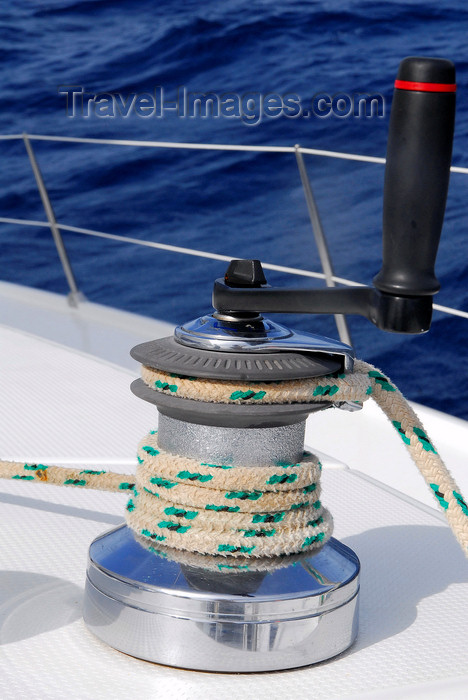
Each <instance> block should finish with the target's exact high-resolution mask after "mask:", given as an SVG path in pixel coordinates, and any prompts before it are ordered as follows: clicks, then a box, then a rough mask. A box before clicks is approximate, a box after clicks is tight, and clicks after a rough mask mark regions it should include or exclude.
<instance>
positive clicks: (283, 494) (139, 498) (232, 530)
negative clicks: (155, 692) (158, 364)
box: [0, 361, 468, 561]
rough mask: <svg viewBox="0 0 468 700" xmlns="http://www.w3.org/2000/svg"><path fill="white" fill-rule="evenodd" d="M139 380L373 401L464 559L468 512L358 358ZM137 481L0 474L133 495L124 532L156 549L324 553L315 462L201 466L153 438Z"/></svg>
mask: <svg viewBox="0 0 468 700" xmlns="http://www.w3.org/2000/svg"><path fill="white" fill-rule="evenodd" d="M142 377H143V380H144V381H145V383H146V384H147V385H148V386H150V387H151V388H152V389H154V390H155V391H162V392H169V393H171V394H173V395H174V396H175V397H176V396H179V397H182V398H190V399H195V400H199V401H211V402H215V403H236V404H245V403H250V404H252V403H278V404H280V403H293V402H294V403H296V402H307V403H309V402H311V401H314V400H315V401H324V400H326V401H331V402H332V403H338V402H342V401H353V402H356V403H363V402H364V401H366V400H367V399H368V398H373V399H374V400H375V401H376V403H377V404H378V405H379V406H380V408H381V409H382V410H383V412H384V413H385V415H386V416H387V417H388V418H389V420H390V421H391V423H392V425H393V426H394V428H395V429H396V430H397V432H398V434H399V435H400V437H401V439H402V440H403V442H404V444H405V446H406V447H407V449H408V451H409V453H410V455H411V457H412V458H413V460H414V462H415V463H416V465H417V467H418V469H419V471H420V472H421V474H422V475H423V477H424V479H425V481H426V483H427V484H428V486H429V488H430V489H431V491H432V493H433V495H434V496H435V498H436V500H437V502H438V505H439V506H440V508H441V509H442V511H443V513H444V515H445V516H446V518H447V521H448V523H449V525H450V527H451V529H452V531H453V533H454V535H455V537H456V538H457V540H458V541H459V543H460V545H461V547H462V549H463V551H464V552H465V554H466V555H468V506H467V504H466V502H465V500H464V499H463V497H462V495H461V493H460V489H459V488H458V486H457V484H456V483H455V481H454V479H453V478H452V476H451V474H450V472H449V471H448V469H447V468H446V466H445V465H444V463H443V461H442V460H441V458H440V456H439V455H438V453H437V451H436V448H435V447H434V445H433V444H432V442H431V441H430V439H429V438H428V436H427V434H426V432H425V430H424V428H423V426H422V424H421V422H420V420H419V418H418V417H417V415H416V414H415V412H414V411H413V409H412V408H411V407H410V406H409V404H408V402H407V401H406V399H405V398H404V397H403V395H402V394H401V393H400V391H399V390H398V389H397V387H396V386H395V385H394V384H393V383H392V382H391V381H390V380H389V379H388V378H387V377H386V376H385V375H383V374H382V373H381V372H380V371H379V370H377V369H376V368H375V367H373V366H372V365H369V364H367V363H365V362H363V361H356V363H355V366H354V372H353V373H349V374H332V375H327V376H324V377H318V378H313V379H305V380H294V381H282V382H263V383H262V382H236V381H225V380H224V381H213V380H208V379H197V378H195V377H184V376H180V375H174V374H167V373H165V372H161V371H159V370H154V369H152V368H149V367H143V368H142ZM137 459H138V465H137V469H136V473H135V474H134V475H130V474H127V475H122V474H116V473H113V472H107V471H94V470H90V469H83V470H79V469H69V468H63V467H54V466H45V465H42V464H23V463H21V462H0V477H3V478H11V479H17V480H23V481H39V482H41V483H52V484H59V485H63V486H74V487H79V488H94V489H102V490H107V491H129V492H131V497H130V499H129V501H128V504H127V509H126V519H127V523H128V525H129V526H130V527H131V528H132V529H133V531H134V532H135V534H136V535H137V536H138V537H139V538H143V540H144V541H145V542H146V543H147V544H148V546H149V547H150V548H153V549H154V545H155V544H156V543H158V544H159V543H161V546H162V547H163V548H167V549H168V551H171V550H172V549H177V550H184V551H189V552H199V553H202V554H208V555H214V556H216V557H224V556H226V557H229V558H232V557H242V558H246V557H247V558H252V557H254V558H260V559H261V560H262V561H263V560H264V558H265V557H275V556H284V555H286V554H289V553H300V552H307V551H310V550H314V549H317V548H320V547H321V546H323V544H324V543H325V542H326V541H327V539H328V538H329V537H330V535H331V532H332V519H331V516H330V514H329V513H328V511H327V510H326V509H325V508H324V507H323V506H322V504H321V501H320V469H321V465H320V462H319V461H318V459H317V458H316V457H315V456H314V455H312V454H310V453H304V456H303V458H302V461H301V462H299V463H297V464H281V465H276V466H268V467H242V466H231V465H217V464H211V463H206V462H203V463H200V462H197V461H195V460H192V459H188V458H185V457H180V456H177V455H172V454H169V453H166V452H164V451H163V450H162V449H161V448H160V447H159V445H158V443H157V433H156V431H152V432H151V433H150V434H149V435H147V436H146V437H145V438H144V439H143V440H142V442H141V443H140V445H139V448H138V456H137Z"/></svg>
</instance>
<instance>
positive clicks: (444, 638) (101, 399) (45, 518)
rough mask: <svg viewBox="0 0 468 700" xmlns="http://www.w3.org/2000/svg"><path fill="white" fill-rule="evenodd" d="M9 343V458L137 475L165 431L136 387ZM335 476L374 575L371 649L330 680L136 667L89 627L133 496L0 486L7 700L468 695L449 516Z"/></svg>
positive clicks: (25, 344)
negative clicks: (102, 572) (95, 559)
mask: <svg viewBox="0 0 468 700" xmlns="http://www.w3.org/2000/svg"><path fill="white" fill-rule="evenodd" d="M0 336H1V343H0V346H1V355H2V357H1V362H2V372H1V377H2V380H1V381H2V399H3V400H2V405H1V409H0V414H1V415H0V420H1V425H2V432H1V438H0V442H1V446H0V454H1V455H2V457H4V458H10V459H20V458H23V459H25V460H35V461H41V462H45V463H47V462H53V463H58V464H64V465H67V466H72V465H83V467H84V468H91V467H93V466H99V465H102V466H103V465H105V464H106V465H108V466H109V467H111V468H112V469H113V470H116V471H122V472H128V470H129V469H131V468H132V467H133V466H134V458H133V455H134V453H135V449H136V445H137V442H138V440H139V439H140V438H141V436H142V435H143V434H144V433H145V431H147V430H148V429H150V428H152V427H155V410H154V408H153V407H151V406H149V405H147V404H145V403H144V402H142V401H138V399H136V398H135V397H133V396H132V395H131V394H130V392H129V390H128V384H129V383H130V380H131V376H130V373H129V372H127V371H125V370H120V369H118V368H116V367H113V366H110V365H106V364H105V363H102V362H100V361H96V360H93V359H92V358H90V357H87V356H85V355H80V354H77V353H74V352H72V351H71V350H67V349H64V348H62V347H59V346H56V345H53V344H50V343H48V342H45V341H39V340H37V339H31V338H28V337H26V336H24V335H23V334H21V333H17V332H13V331H6V330H4V329H0ZM359 417H360V418H361V420H363V421H365V420H366V415H365V409H364V411H363V412H362V414H361V415H360V416H359ZM330 421H331V422H332V419H330ZM333 440H334V438H333V435H331V436H330V450H331V449H332V445H333ZM387 458H388V457H387ZM327 464H328V462H327V460H324V472H323V477H322V482H323V502H324V504H325V505H326V506H327V507H328V508H330V510H331V511H332V513H333V516H334V519H335V535H336V536H337V537H338V538H339V539H341V540H342V541H343V542H345V543H346V544H347V545H349V546H350V547H351V548H352V549H354V550H355V551H356V553H357V554H358V556H359V557H360V559H361V563H362V576H361V611H360V631H359V636H358V639H357V642H356V643H355V644H354V646H353V647H352V648H351V649H349V650H348V651H347V652H345V653H344V654H343V655H341V656H340V657H338V658H336V659H334V660H331V661H329V662H326V663H322V664H318V665H316V666H312V667H308V668H304V669H301V670H297V671H287V672H281V673H274V674H254V675H245V676H243V675H236V676H234V677H233V676H229V675H223V674H208V673H197V672H193V671H183V670H178V669H173V668H168V667H162V666H157V665H154V664H150V663H147V662H143V661H140V660H137V659H133V658H131V657H128V656H125V655H124V654H121V653H119V652H117V651H114V650H113V649H111V648H109V647H107V646H106V645H104V644H103V643H101V642H100V641H98V640H97V639H96V638H95V637H94V636H93V635H92V634H91V633H90V632H89V631H88V630H87V629H86V627H85V626H84V624H83V621H82V619H81V605H82V598H83V587H84V578H85V569H86V556H87V549H88V546H89V543H90V542H91V540H92V539H93V538H94V537H96V536H97V535H99V534H100V533H101V532H103V531H104V530H106V529H109V528H110V527H113V526H114V525H115V524H117V523H119V522H121V521H122V519H123V509H124V506H125V501H126V496H125V495H124V494H108V493H102V492H92V491H83V490H75V489H73V488H58V487H53V486H51V487H48V486H43V485H39V484H31V483H14V482H7V481H5V482H2V483H0V528H1V531H2V553H1V566H0V591H1V599H0V696H1V697H2V698H5V700H8V699H10V698H11V699H13V698H14V699H15V700H16V699H17V698H22V697H28V698H41V700H47V699H48V698H51V699H55V698H62V697H67V698H77V699H78V698H79V699H80V700H82V699H84V698H86V699H87V698H89V699H91V698H92V699H93V700H94V699H96V700H97V699H100V698H112V699H113V700H115V699H117V698H129V697H141V698H150V697H151V698H153V697H154V698H161V699H164V698H173V697H177V698H178V699H180V700H182V699H184V698H187V699H188V698H190V700H196V699H197V698H200V699H202V698H203V700H211V699H213V700H214V699H215V698H216V699H218V698H220V697H228V696H231V695H233V694H235V695H236V697H238V698H249V699H250V698H251V697H252V696H253V695H255V696H259V697H268V698H282V699H283V698H285V699H287V698H291V699H292V698H297V697H304V698H313V699H314V700H320V699H321V698H323V699H327V698H357V697H359V698H363V697H373V698H376V697H377V698H378V697H379V695H380V694H383V695H382V697H392V698H399V697H408V696H409V695H408V694H409V693H414V692H417V689H419V691H420V693H421V695H420V697H450V698H451V699H452V698H461V697H463V692H464V690H466V683H467V682H468V640H467V636H466V629H468V565H467V563H466V560H465V558H464V556H463V554H462V552H461V550H460V548H459V546H458V545H457V543H456V541H455V540H454V538H453V536H452V535H451V533H450V531H449V529H448V527H447V526H446V525H445V523H444V522H443V519H442V516H440V515H439V514H438V513H437V512H436V511H435V510H433V509H430V508H428V507H427V506H426V505H423V504H421V503H418V502H417V501H411V500H410V499H408V498H407V497H406V496H405V497H400V496H399V495H398V494H397V493H396V492H394V491H392V490H391V489H389V488H388V487H387V486H384V485H383V484H379V483H376V482H373V481H372V480H369V478H368V476H366V475H363V474H361V473H359V472H358V471H354V470H347V469H341V468H332V466H328V467H327ZM330 465H331V461H330ZM379 468H380V467H379V465H376V471H375V477H376V478H378V474H379ZM369 469H370V465H366V471H369ZM161 643H164V640H161ZM411 697H415V695H413V694H412V695H411Z"/></svg>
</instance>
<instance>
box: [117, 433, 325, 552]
mask: <svg viewBox="0 0 468 700" xmlns="http://www.w3.org/2000/svg"><path fill="white" fill-rule="evenodd" d="M138 462H139V465H138V467H137V479H136V481H137V487H136V489H135V493H134V496H132V498H131V499H130V501H129V503H128V505H127V523H128V524H129V526H130V527H131V528H132V529H133V530H134V531H135V532H137V533H138V534H140V535H143V536H145V537H147V538H148V539H150V540H152V542H158V543H159V542H163V543H164V545H165V546H167V547H174V548H176V549H183V550H190V551H196V552H200V553H203V554H211V555H229V556H239V555H241V556H246V555H248V556H252V557H264V556H278V555H281V554H290V553H296V552H305V551H310V550H312V549H315V548H317V547H320V546H322V545H323V544H324V543H325V542H326V541H327V539H328V538H329V537H330V535H331V533H332V519H331V516H330V514H329V512H328V511H327V510H326V509H325V508H324V507H323V506H322V504H321V502H320V471H321V465H320V462H319V460H318V459H317V457H315V455H312V454H310V453H305V454H304V457H303V461H301V462H299V463H298V464H284V465H281V466H280V465H278V466H268V467H241V466H236V467H233V466H230V465H216V464H207V463H203V462H202V463H200V462H198V461H196V460H194V459H188V458H185V457H180V456H177V455H172V454H169V453H167V452H164V450H162V449H161V448H160V447H159V445H158V442H157V435H156V432H155V431H153V432H152V433H150V434H149V435H147V436H146V437H145V438H144V439H143V441H142V442H141V443H140V445H139V449H138Z"/></svg>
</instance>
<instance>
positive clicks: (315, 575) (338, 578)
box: [84, 317, 359, 672]
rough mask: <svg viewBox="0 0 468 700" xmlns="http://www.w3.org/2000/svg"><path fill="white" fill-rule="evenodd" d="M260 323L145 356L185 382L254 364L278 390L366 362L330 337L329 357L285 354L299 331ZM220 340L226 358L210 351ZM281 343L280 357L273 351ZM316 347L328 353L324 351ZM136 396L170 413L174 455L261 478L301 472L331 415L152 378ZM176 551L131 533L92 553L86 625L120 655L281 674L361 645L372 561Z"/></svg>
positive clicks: (165, 431) (109, 538) (216, 328)
mask: <svg viewBox="0 0 468 700" xmlns="http://www.w3.org/2000/svg"><path fill="white" fill-rule="evenodd" d="M257 323H260V327H257V329H256V331H255V333H253V336H254V337H250V338H245V337H244V338H242V335H241V334H239V332H238V329H236V328H233V325H234V326H235V325H237V321H235V320H234V319H233V320H232V322H228V323H226V322H225V321H219V320H217V319H216V318H214V317H204V318H203V319H200V320H199V321H198V322H195V324H196V335H194V334H193V335H192V334H190V333H189V336H188V342H190V340H192V339H194V342H193V344H192V346H191V345H189V344H186V343H187V338H184V340H185V342H184V343H182V342H181V338H180V335H181V334H182V333H184V334H185V333H186V332H187V331H186V329H185V328H183V329H177V331H176V338H177V337H178V336H179V338H178V339H177V340H175V339H174V338H165V339H162V340H156V341H152V342H151V343H144V344H142V345H140V346H137V347H136V348H134V349H133V351H132V355H133V357H134V358H135V359H138V360H139V361H140V362H142V363H143V364H145V365H148V366H155V367H157V368H161V365H162V366H163V369H165V370H172V371H174V370H176V371H178V372H180V371H181V367H180V365H183V367H184V372H185V374H195V375H197V374H199V373H202V372H206V373H213V371H214V370H213V367H210V364H212V363H211V360H213V362H214V364H215V365H216V371H217V372H218V375H219V374H221V377H222V378H229V376H230V375H231V376H233V377H236V376H239V373H240V374H242V373H243V372H244V371H245V370H244V369H243V367H242V366H240V364H239V363H244V364H245V363H247V364H246V365H245V366H246V367H247V366H248V367H250V371H251V372H252V371H253V372H254V373H255V372H257V373H258V374H260V376H262V377H265V372H266V373H267V377H268V379H271V380H276V381H277V380H278V379H280V378H281V379H286V378H288V379H290V378H298V377H301V376H302V377H303V376H320V375H323V374H327V373H330V372H333V371H336V370H337V369H339V368H340V367H343V366H344V365H345V364H346V366H349V365H350V364H351V365H352V351H351V350H350V349H349V348H347V346H344V345H342V344H341V343H338V342H335V341H329V342H330V343H331V345H330V344H329V345H327V343H326V342H325V339H323V338H320V343H319V344H320V348H317V347H316V346H315V345H314V342H315V337H314V336H307V335H304V336H301V338H300V342H297V344H296V338H294V340H293V343H291V345H292V346H291V347H288V346H285V345H283V344H287V343H289V342H290V341H291V337H292V336H293V333H292V332H291V331H289V330H288V329H285V328H283V327H281V326H278V325H277V324H272V323H271V322H264V320H263V319H262V320H261V322H257ZM200 327H201V328H202V329H203V331H204V333H205V337H204V338H203V333H202V334H201V335H202V338H201V339H200ZM213 335H217V341H216V344H217V346H218V347H217V349H211V347H210V344H211V343H212V342H213ZM278 335H282V336H283V337H282V338H281V339H278ZM272 336H274V340H273V343H274V345H275V347H271V346H268V343H270V342H272V340H271V338H272ZM203 340H204V341H205V343H206V345H207V346H208V347H206V348H203ZM317 342H319V341H318V340H317ZM231 343H233V344H235V346H234V347H232V346H230V344H231ZM278 343H279V344H280V347H278ZM223 345H224V347H223ZM226 345H229V349H226ZM307 345H308V346H309V347H312V346H313V345H314V348H315V353H314V354H313V353H312V352H311V353H310V354H308V353H307ZM299 347H300V348H301V350H302V352H299ZM221 348H222V349H221ZM200 358H202V359H203V362H201V361H200ZM265 363H266V364H265ZM198 365H202V369H201V370H200V367H199V366H198ZM203 368H204V369H203ZM207 368H208V369H207ZM220 368H221V369H220ZM255 376H257V375H255ZM247 378H248V379H250V377H247ZM265 378H266V377H265ZM132 391H133V392H134V393H135V394H136V395H137V396H139V397H141V398H143V399H145V400H147V401H150V402H151V403H154V404H156V406H157V408H158V411H159V425H158V443H159V444H160V446H161V447H162V448H163V449H164V450H165V451H166V452H170V453H172V454H177V455H181V456H184V457H190V458H195V459H197V458H203V459H206V460H209V461H213V462H215V463H223V464H232V465H242V466H247V467H251V468H252V469H255V467H256V466H261V465H262V466H265V465H268V464H272V465H273V464H278V463H281V462H292V463H294V462H297V461H298V460H299V459H300V458H301V456H302V454H303V449H304V432H305V420H306V417H307V415H308V414H309V413H310V412H312V411H316V410H320V409H324V408H327V407H328V406H329V405H330V404H329V403H328V402H326V401H324V402H316V403H314V404H285V405H276V404H275V405H271V404H264V405H253V406H252V405H244V406H242V405H234V404H212V403H207V402H203V401H193V400H189V399H181V398H179V397H174V396H171V395H168V394H165V393H162V392H155V391H153V390H152V389H150V388H148V387H147V386H146V385H145V384H144V383H143V382H142V380H136V381H135V382H134V383H133V384H132ZM163 550H164V548H162V547H161V549H160V550H157V551H150V550H149V549H148V548H147V547H145V546H144V543H143V542H140V540H139V539H138V537H137V536H136V535H135V534H134V533H133V532H132V530H130V529H129V528H128V527H126V526H121V527H119V528H117V529H114V530H112V531H111V532H109V533H107V534H104V535H102V536H101V537H98V538H97V539H96V540H95V541H94V542H93V543H92V544H91V547H90V551H89V564H88V571H87V581H86V595H85V606H84V619H85V622H86V624H87V626H88V627H89V629H90V630H91V631H92V632H94V634H96V635H97V636H98V637H99V638H100V639H102V640H103V641H105V642H106V643H107V644H109V645H110V646H112V647H114V648H116V649H119V650H120V651H123V652H125V653H127V654H130V655H133V656H136V657H139V658H142V659H145V660H148V661H153V662H157V663H161V664H168V665H171V666H178V667H182V668H189V669H196V670H201V671H217V672H253V671H273V670H281V669H288V668H295V667H299V666H304V665H308V664H312V663H315V662H318V661H322V660H324V659H328V658H330V657H332V656H335V655H336V654H339V653H340V652H342V651H344V650H345V649H347V648H348V647H349V646H350V645H351V644H352V642H353V640H354V639H355V637H356V634H357V614H358V594H359V561H358V559H357V557H356V555H355V554H354V552H352V551H351V550H350V549H349V548H348V547H346V546H345V545H343V544H341V543H340V542H338V541H337V540H336V539H333V538H332V539H331V540H330V541H329V542H328V543H327V544H326V545H325V546H324V547H323V548H322V549H321V550H320V551H318V552H317V553H313V554H311V553H309V554H298V555H289V556H284V557H276V558H273V559H272V560H271V563H270V564H265V563H264V561H263V562H262V565H261V566H260V565H257V564H256V562H255V561H254V560H248V559H239V558H233V557H226V558H223V559H226V566H225V567H224V566H219V565H217V566H214V565H213V564H212V559H213V558H212V557H209V556H204V555H201V554H194V553H184V552H180V551H177V552H176V551H174V550H168V549H166V550H165V551H163ZM234 559H235V566H233V567H232V568H230V567H229V561H230V560H231V561H232V560H234ZM218 560H219V558H218ZM249 562H250V565H249ZM242 564H244V566H242Z"/></svg>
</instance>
